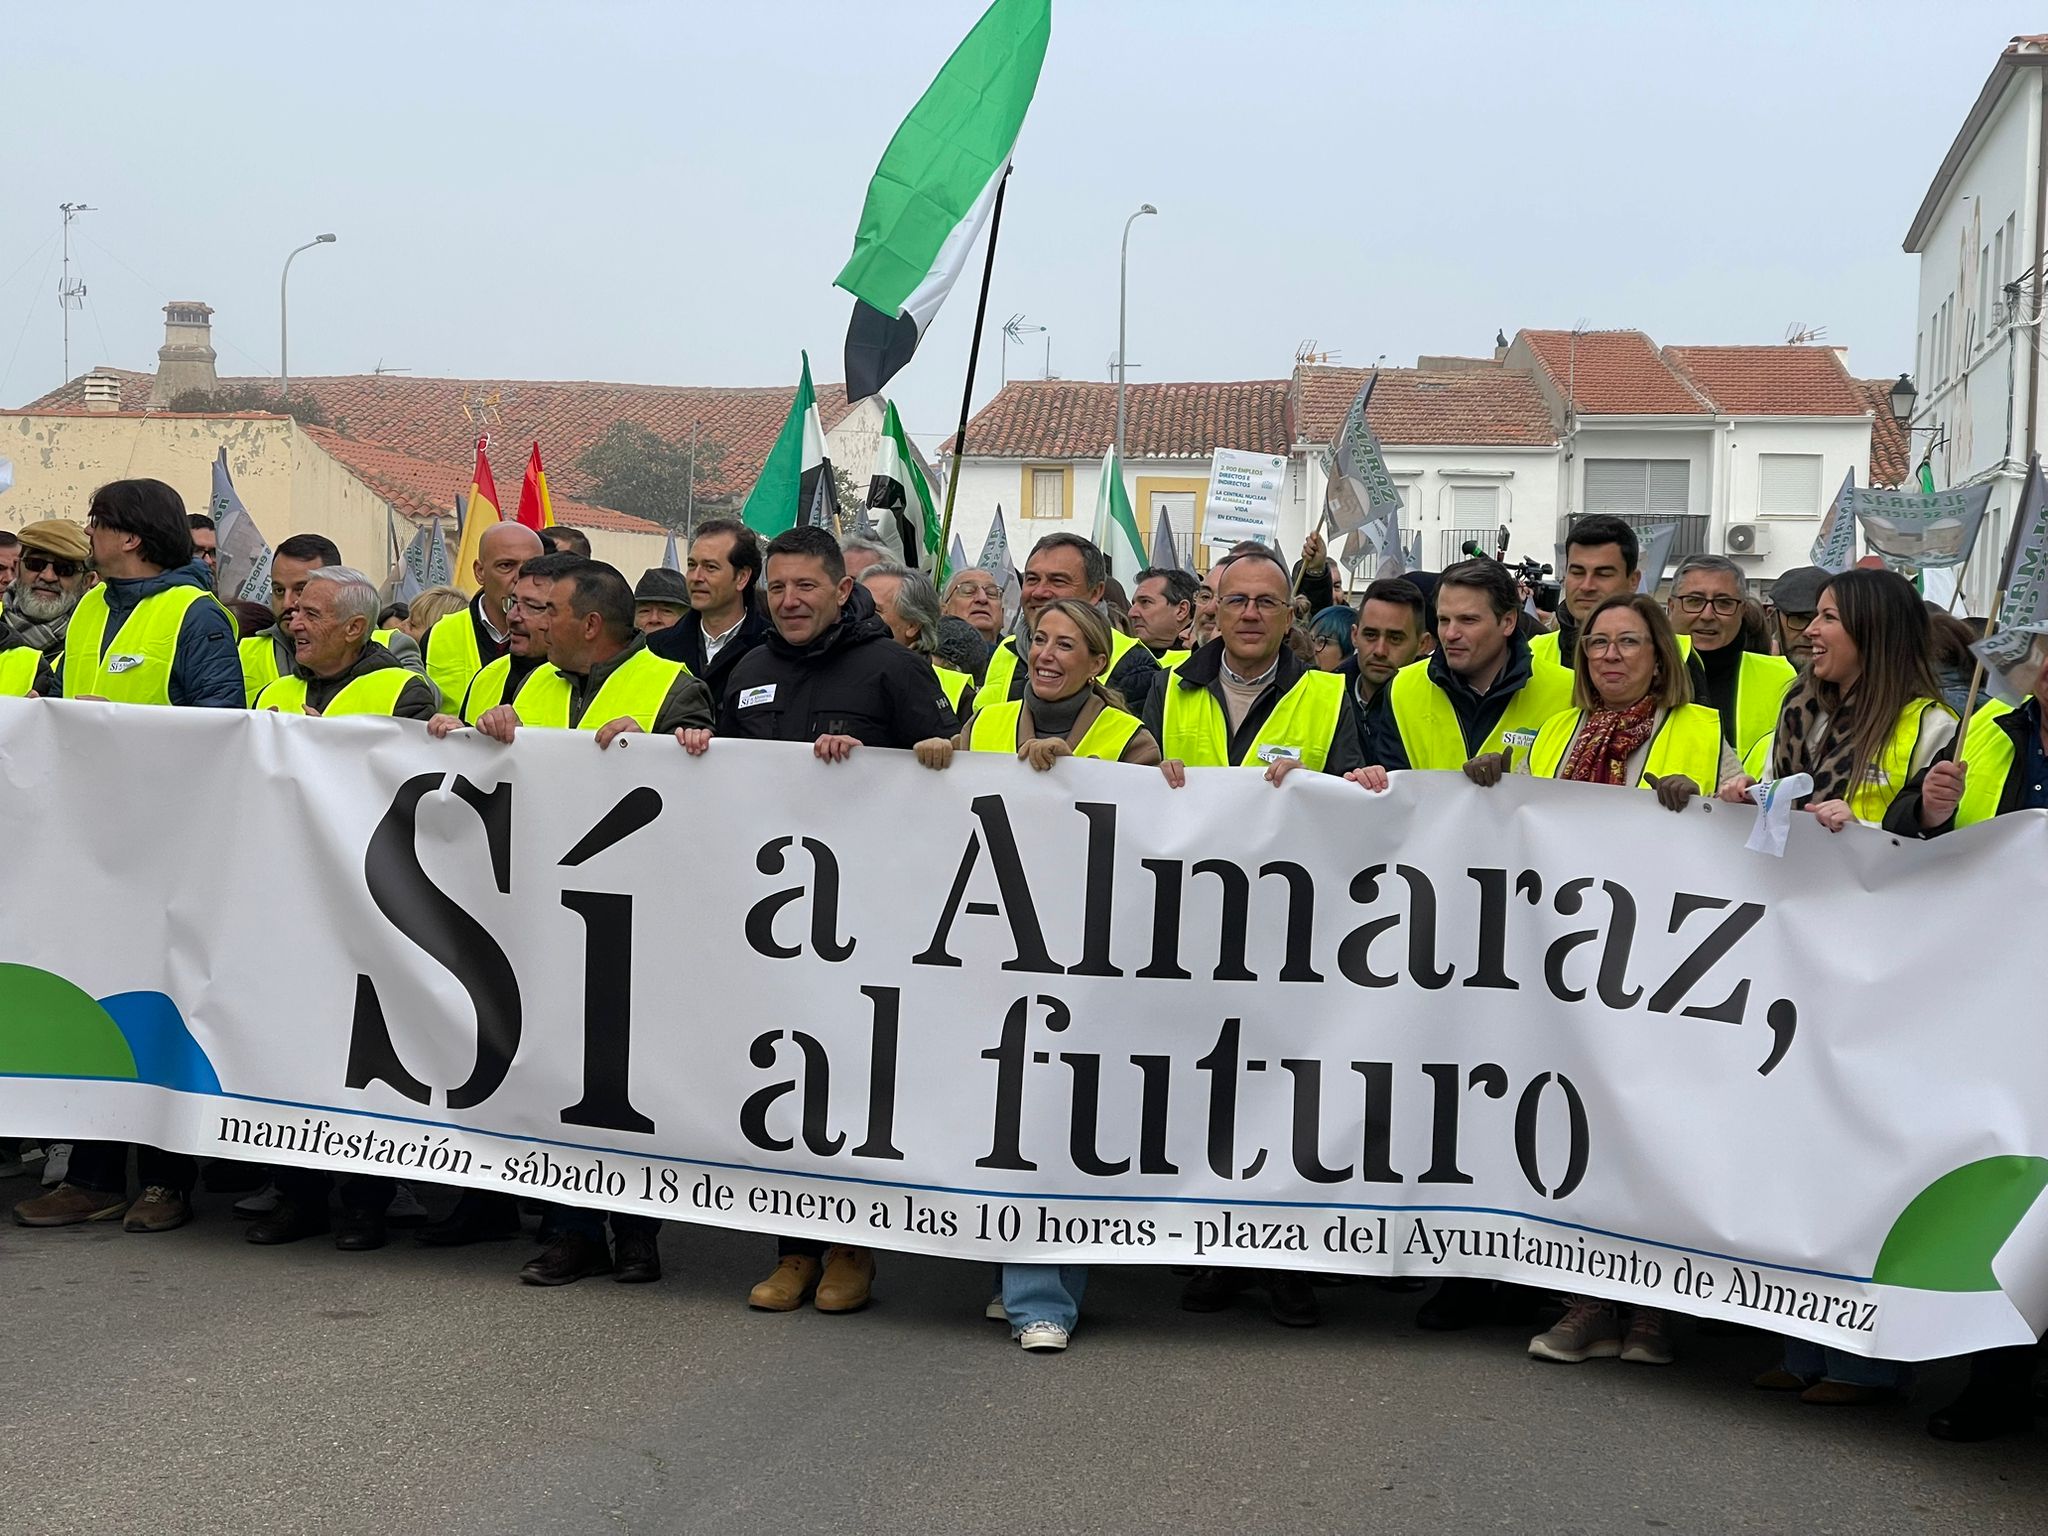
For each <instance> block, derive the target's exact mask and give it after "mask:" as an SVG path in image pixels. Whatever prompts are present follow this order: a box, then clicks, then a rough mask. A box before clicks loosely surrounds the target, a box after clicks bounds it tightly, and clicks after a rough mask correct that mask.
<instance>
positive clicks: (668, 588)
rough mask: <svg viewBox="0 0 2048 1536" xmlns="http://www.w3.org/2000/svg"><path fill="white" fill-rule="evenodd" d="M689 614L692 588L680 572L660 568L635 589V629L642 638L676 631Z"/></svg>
mask: <svg viewBox="0 0 2048 1536" xmlns="http://www.w3.org/2000/svg"><path fill="white" fill-rule="evenodd" d="M689 611H690V586H689V583H688V582H686V581H684V580H683V573H682V572H681V571H672V570H670V569H669V568H668V567H667V566H665V565H657V566H655V567H653V568H652V569H651V570H649V571H647V572H646V573H645V574H644V575H642V576H641V578H640V584H639V585H638V586H636V587H635V588H633V627H634V628H635V629H637V630H639V631H640V633H641V634H643V635H651V634H654V633H655V632H656V631H658V630H663V629H673V628H674V627H675V626H676V625H677V624H680V623H681V622H682V619H683V615H684V614H686V613H688V612H689Z"/></svg>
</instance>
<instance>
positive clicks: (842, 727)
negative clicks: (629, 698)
mask: <svg viewBox="0 0 2048 1536" xmlns="http://www.w3.org/2000/svg"><path fill="white" fill-rule="evenodd" d="M692 554H693V556H694V554H695V550H694V548H693V549H692ZM765 564H766V567H767V578H766V581H765V583H764V585H765V587H766V589H767V593H768V615H769V618H770V619H771V620H772V621H773V623H774V626H775V628H774V633H773V634H771V635H769V636H768V638H767V640H766V641H765V642H763V643H762V644H761V645H760V646H759V647H757V648H756V649H754V650H752V651H750V652H748V653H747V655H746V656H745V657H743V658H742V659H741V661H740V663H739V664H738V665H737V666H735V667H734V668H733V669H732V671H731V673H730V675H728V677H727V678H726V682H725V691H724V697H723V699H722V701H721V703H720V705H719V710H718V732H717V734H718V735H720V736H738V737H743V738H746V739H748V740H752V741H808V742H810V743H812V751H813V753H814V754H815V755H816V756H817V757H818V759H819V760H820V761H822V762H827V763H840V762H844V761H846V759H847V758H848V757H850V756H852V754H853V752H854V750H855V749H856V748H858V747H869V748H874V747H894V748H896V749H898V750H904V751H907V750H908V749H909V748H911V747H913V746H915V745H916V744H917V743H918V742H920V741H923V740H925V739H926V738H928V737H932V736H951V735H953V733H954V732H955V731H957V730H958V729H959V728H960V724H959V721H958V720H957V719H956V718H955V717H954V714H953V710H952V706H951V705H949V704H948V703H947V702H946V695H945V694H944V693H943V692H942V691H941V690H940V688H939V680H938V677H937V675H936V674H935V673H934V672H933V671H932V664H931V663H930V662H929V661H927V660H926V659H925V658H924V657H923V656H922V655H920V654H919V653H918V652H916V651H913V650H910V649H909V648H908V647H906V646H901V645H898V644H897V643H896V640H895V637H894V636H892V635H891V634H890V633H889V626H888V625H886V624H884V623H883V622H882V621H881V619H880V618H879V617H877V616H876V614H875V605H874V601H873V599H871V598H870V597H869V596H868V594H867V592H866V591H865V590H864V589H862V588H860V587H858V586H856V585H855V584H854V582H853V579H852V578H851V577H849V576H848V575H847V574H846V562H845V560H844V559H843V558H842V557H841V556H840V553H839V544H838V541H837V540H835V539H834V538H833V537H832V535H831V534H829V533H827V532H826V531H825V530H824V529H822V528H810V527H802V528H792V529H790V530H789V531H788V532H787V533H781V534H778V535H776V537H775V538H774V539H772V540H771V541H769V544H768V549H767V559H766V562H765ZM677 627H678V628H680V627H681V626H680V625H679V626H677ZM656 638H657V639H658V638H660V637H659V636H657V637H656ZM676 739H677V740H678V741H680V742H681V743H682V744H683V749H684V750H685V751H687V752H689V753H690V754H691V755H692V756H696V755H698V754H701V753H703V752H705V751H707V750H709V748H710V745H711V739H712V733H711V732H710V731H707V730H694V731H687V730H686V731H677V732H676ZM874 1278H875V1257H874V1254H873V1253H871V1252H870V1251H869V1250H867V1249H865V1248H856V1247H852V1246H849V1245H846V1244H842V1243H835V1244H833V1245H832V1246H831V1247H829V1248H827V1247H826V1246H825V1245H824V1244H823V1243H819V1242H816V1241H814V1240H812V1239H808V1238H795V1237H785V1238H783V1239H782V1240H781V1242H780V1244H779V1245H778V1248H777V1256H776V1265H775V1270H774V1272H773V1273H772V1274H770V1275H769V1276H768V1278H767V1279H765V1280H763V1281H762V1282H761V1283H760V1284H759V1285H757V1286H755V1287H754V1289H753V1291H752V1293H751V1294H750V1295H749V1296H748V1297H747V1304H748V1305H749V1306H751V1307H754V1308H756V1309H757V1310H759V1311H763V1312H793V1311H795V1310H796V1309H797V1308H798V1307H800V1306H802V1305H803V1303H804V1300H805V1298H806V1297H808V1296H810V1295H811V1294H812V1292H813V1291H815V1292H816V1304H817V1308H818V1310H819V1311H820V1312H852V1311H855V1310H857V1309H859V1308H861V1307H864V1306H866V1305H867V1301H868V1293H869V1291H870V1289H871V1288H872V1286H873V1284H874Z"/></svg>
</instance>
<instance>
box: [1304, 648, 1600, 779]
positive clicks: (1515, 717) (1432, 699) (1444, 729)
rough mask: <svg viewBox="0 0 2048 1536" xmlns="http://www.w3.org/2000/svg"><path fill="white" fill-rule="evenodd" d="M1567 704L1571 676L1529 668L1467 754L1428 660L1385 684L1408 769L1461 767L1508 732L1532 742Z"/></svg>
mask: <svg viewBox="0 0 2048 1536" xmlns="http://www.w3.org/2000/svg"><path fill="white" fill-rule="evenodd" d="M1331 675H1332V676H1335V675H1336V674H1334V673H1333V674H1331ZM1571 702H1572V675H1571V673H1569V672H1567V671H1566V670H1565V669H1564V668H1563V667H1559V666H1554V665H1553V666H1540V667H1531V668H1530V669H1529V680H1528V681H1527V682H1526V683H1524V684H1523V685H1522V687H1521V689H1520V691H1519V692H1517V693H1516V694H1515V696H1514V697H1513V698H1512V699H1510V700H1509V701H1508V707H1507V708H1506V709H1505V710H1504V711H1503V712H1502V713H1501V717H1500V721H1499V723H1498V724H1496V725H1495V726H1494V728H1493V729H1492V730H1491V731H1490V732H1488V733H1487V737H1486V739H1485V740H1484V741H1482V742H1480V743H1479V745H1478V747H1477V748H1475V749H1474V750H1472V751H1469V752H1468V751H1467V750H1466V749H1465V732H1464V729H1463V727H1461V726H1460V725H1459V724H1458V712H1457V710H1455V709H1454V708H1452V707H1451V700H1450V695H1448V694H1446V693H1445V692H1444V691H1443V689H1441V688H1439V687H1438V686H1437V685H1436V681H1435V680H1434V679H1433V678H1431V677H1430V675H1429V659H1428V658H1427V657H1424V658H1423V659H1422V660H1420V661H1411V662H1409V663H1408V665H1407V666H1405V667H1403V668H1402V669H1401V670H1400V671H1398V672H1396V673H1395V674H1394V675H1393V677H1392V679H1391V680H1389V682H1388V683H1387V708H1389V709H1391V710H1392V711H1393V712H1394V725H1395V727H1396V728H1397V729H1398V730H1399V731H1400V733H1401V749H1402V751H1404V752H1406V753H1407V754H1408V766H1409V767H1411V768H1462V767H1464V766H1465V763H1466V761H1467V760H1468V759H1470V758H1473V757H1477V756H1479V755H1481V754H1482V753H1487V752H1498V751H1500V749H1501V745H1502V741H1501V738H1502V736H1503V735H1504V734H1505V733H1507V732H1509V731H1521V732H1526V733H1528V734H1529V735H1530V736H1532V737H1533V736H1534V735H1536V733H1537V732H1539V731H1541V730H1542V729H1543V723H1544V722H1545V721H1546V720H1548V719H1549V718H1550V717H1551V716H1552V715H1554V714H1556V713H1557V712H1558V711H1559V710H1561V709H1565V708H1568V707H1569V706H1570V704H1571Z"/></svg>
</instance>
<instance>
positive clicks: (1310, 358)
mask: <svg viewBox="0 0 2048 1536" xmlns="http://www.w3.org/2000/svg"><path fill="white" fill-rule="evenodd" d="M1343 355H1344V354H1343V352H1342V351H1340V350H1339V349H1338V348H1336V347H1332V348H1331V349H1330V350H1329V351H1327V352H1318V351H1317V350H1316V339H1315V337H1313V336H1311V337H1309V338H1308V340H1306V341H1304V342H1303V343H1302V344H1301V345H1300V346H1298V347H1296V348H1295V349H1294V366H1295V367H1297V368H1299V367H1302V366H1303V365H1304V364H1306V365H1309V366H1311V367H1313V366H1317V365H1320V364H1323V363H1334V362H1335V361H1337V359H1338V358H1340V357H1342V356H1343Z"/></svg>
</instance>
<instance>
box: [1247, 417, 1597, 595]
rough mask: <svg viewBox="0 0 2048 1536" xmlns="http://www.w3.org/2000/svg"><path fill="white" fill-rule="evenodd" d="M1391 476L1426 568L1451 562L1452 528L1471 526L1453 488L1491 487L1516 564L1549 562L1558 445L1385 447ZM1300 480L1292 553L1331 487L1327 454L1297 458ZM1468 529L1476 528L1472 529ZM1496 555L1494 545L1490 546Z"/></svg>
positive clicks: (1284, 538) (1290, 523) (1285, 538)
mask: <svg viewBox="0 0 2048 1536" xmlns="http://www.w3.org/2000/svg"><path fill="white" fill-rule="evenodd" d="M1382 446H1383V448H1384V451H1385V453H1386V456H1387V471H1388V473H1389V474H1391V475H1392V476H1393V477H1394V483H1395V484H1396V485H1398V486H1399V487H1400V488H1401V515H1402V522H1403V528H1404V531H1405V532H1407V533H1409V534H1413V533H1416V532H1418V531H1419V532H1420V533H1421V534H1422V569H1424V570H1426V571H1436V570H1441V569H1443V567H1444V566H1445V565H1446V564H1448V563H1450V560H1454V559H1457V558H1459V557H1458V556H1457V555H1456V554H1455V553H1453V554H1451V555H1450V556H1449V558H1448V559H1447V558H1446V556H1445V552H1444V549H1443V535H1444V533H1445V531H1446V530H1448V529H1453V528H1457V527H1462V526H1468V525H1467V524H1466V523H1463V522H1461V521H1460V519H1459V518H1458V517H1457V515H1456V514H1455V513H1454V511H1453V510H1452V506H1453V502H1454V500H1455V496H1454V487H1457V486H1490V487H1493V488H1495V489H1496V491H1497V493H1498V494H1497V495H1496V496H1495V498H1494V502H1495V505H1496V507H1497V509H1498V518H1497V521H1496V526H1498V524H1499V523H1502V522H1504V523H1506V524H1507V527H1508V550H1509V554H1510V556H1511V558H1514V559H1520V558H1521V557H1522V556H1523V555H1533V556H1534V557H1535V558H1536V559H1538V560H1544V561H1548V560H1550V559H1551V556H1552V546H1553V545H1555V543H1556V542H1557V520H1558V505H1557V488H1558V473H1557V464H1558V450H1557V449H1556V448H1555V447H1536V448H1523V447H1514V448H1510V447H1479V446H1473V447H1455V446H1454V447H1443V446H1430V447H1404V446H1402V445H1400V444H1397V443H1390V444H1384V445H1382ZM1294 463H1295V466H1296V468H1297V470H1298V471H1300V472H1299V473H1297V474H1296V475H1295V477H1294V480H1295V482H1296V483H1298V484H1300V485H1301V487H1302V490H1303V493H1304V494H1303V498H1302V500H1301V501H1300V502H1299V503H1295V502H1292V501H1290V503H1289V504H1288V511H1289V512H1290V513H1291V514H1292V516H1291V518H1290V516H1288V515H1283V516H1282V518H1281V523H1280V527H1281V542H1282V544H1283V545H1285V546H1286V547H1287V548H1288V549H1289V550H1290V551H1292V550H1295V549H1298V548H1299V547H1300V544H1301V541H1302V539H1303V538H1305V537H1306V536H1307V531H1308V527H1309V523H1310V522H1311V521H1312V519H1313V517H1314V516H1316V515H1319V514H1320V512H1321V510H1322V505H1323V495H1324V491H1325V489H1326V485H1325V480H1324V475H1323V467H1322V456H1321V455H1320V454H1319V453H1311V454H1309V455H1308V462H1307V464H1306V467H1305V469H1304V468H1303V465H1302V459H1301V457H1300V456H1297V457H1296V459H1295V461H1294ZM1469 526H1477V524H1470V525H1469ZM1484 542H1486V543H1487V547H1488V548H1489V549H1491V548H1492V547H1493V546H1492V543H1491V541H1490V540H1488V541H1484Z"/></svg>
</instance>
